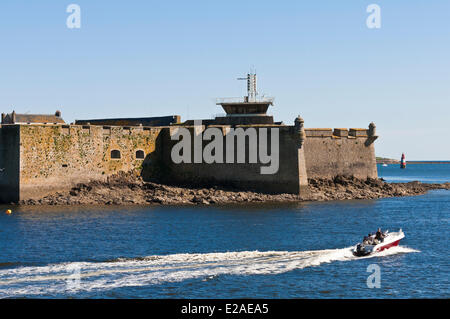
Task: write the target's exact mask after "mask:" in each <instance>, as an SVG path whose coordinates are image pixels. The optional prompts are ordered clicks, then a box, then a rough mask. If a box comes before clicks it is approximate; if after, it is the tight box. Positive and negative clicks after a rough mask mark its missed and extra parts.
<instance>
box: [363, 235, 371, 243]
mask: <svg viewBox="0 0 450 319" xmlns="http://www.w3.org/2000/svg"><path fill="white" fill-rule="evenodd" d="M371 241H372V238H371V237H370V234H368V235H367V236H364V239H363V244H364V245H370V243H371Z"/></svg>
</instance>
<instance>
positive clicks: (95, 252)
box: [0, 164, 450, 298]
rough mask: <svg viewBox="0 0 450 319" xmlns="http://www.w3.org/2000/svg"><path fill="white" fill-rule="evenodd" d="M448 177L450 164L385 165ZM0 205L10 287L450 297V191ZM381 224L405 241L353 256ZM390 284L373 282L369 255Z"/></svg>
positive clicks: (14, 294) (94, 293)
mask: <svg viewBox="0 0 450 319" xmlns="http://www.w3.org/2000/svg"><path fill="white" fill-rule="evenodd" d="M379 171H380V176H381V177H384V178H385V179H387V180H390V181H407V180H421V181H424V182H430V181H436V182H444V181H450V165H420V164H418V165H409V166H408V167H407V169H406V170H400V169H399V168H398V166H392V167H389V166H388V167H387V168H386V167H379ZM7 208H8V207H7V206H3V207H0V209H1V211H2V214H0V297H1V298H18V297H31V298H69V297H75V298H211V297H215V298H259V297H261V298H432V297H438V298H449V297H450V283H449V279H450V255H449V254H448V251H447V246H448V243H449V232H448V230H449V224H450V191H444V190H442V191H433V192H430V193H428V194H426V195H423V196H416V197H405V198H388V199H380V200H358V201H340V202H325V203H323V202H322V203H319V202H315V203H302V204H286V205H280V204H276V205H270V204H264V205H253V206H225V207H155V208H151V207H134V208H92V207H91V208H89V207H75V208H61V207H56V208H55V207H53V208H43V207H32V208H26V207H22V208H17V207H12V209H13V210H14V211H13V214H12V215H6V214H4V213H3V212H4V210H5V209H7ZM377 227H382V228H383V229H389V230H391V231H394V230H398V229H399V228H403V230H404V232H405V234H406V238H405V239H404V240H403V241H402V242H401V245H400V246H399V247H398V248H392V249H390V250H388V251H386V252H383V253H380V254H378V255H375V256H373V257H368V258H356V257H353V256H352V254H351V252H350V249H351V246H352V245H353V244H354V243H356V242H357V241H359V240H360V239H361V237H362V235H364V234H366V233H368V232H370V231H374V230H375V229H376V228H377ZM370 265H377V266H379V267H380V288H372V289H371V288H368V286H367V279H368V276H369V275H371V274H372V273H371V272H367V269H368V266H370Z"/></svg>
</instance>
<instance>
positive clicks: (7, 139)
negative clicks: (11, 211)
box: [0, 125, 20, 203]
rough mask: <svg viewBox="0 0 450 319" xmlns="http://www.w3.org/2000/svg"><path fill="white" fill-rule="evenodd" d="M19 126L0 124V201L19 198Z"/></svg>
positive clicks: (8, 201)
mask: <svg viewBox="0 0 450 319" xmlns="http://www.w3.org/2000/svg"><path fill="white" fill-rule="evenodd" d="M19 145H20V126H18V125H3V126H0V203H11V202H17V201H18V200H19V161H20V160H19Z"/></svg>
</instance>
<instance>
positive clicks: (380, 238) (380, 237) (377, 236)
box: [375, 228, 384, 242]
mask: <svg viewBox="0 0 450 319" xmlns="http://www.w3.org/2000/svg"><path fill="white" fill-rule="evenodd" d="M375 239H376V240H378V241H379V242H383V240H384V234H383V232H382V231H381V228H378V230H377V233H376V234H375Z"/></svg>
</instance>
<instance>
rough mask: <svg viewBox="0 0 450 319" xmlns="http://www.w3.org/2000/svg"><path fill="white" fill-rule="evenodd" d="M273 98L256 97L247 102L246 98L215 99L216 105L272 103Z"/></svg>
mask: <svg viewBox="0 0 450 319" xmlns="http://www.w3.org/2000/svg"><path fill="white" fill-rule="evenodd" d="M274 100H275V98H273V97H264V96H263V97H256V98H255V99H254V100H248V99H247V97H223V98H218V99H216V104H226V103H273V101H274Z"/></svg>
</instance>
